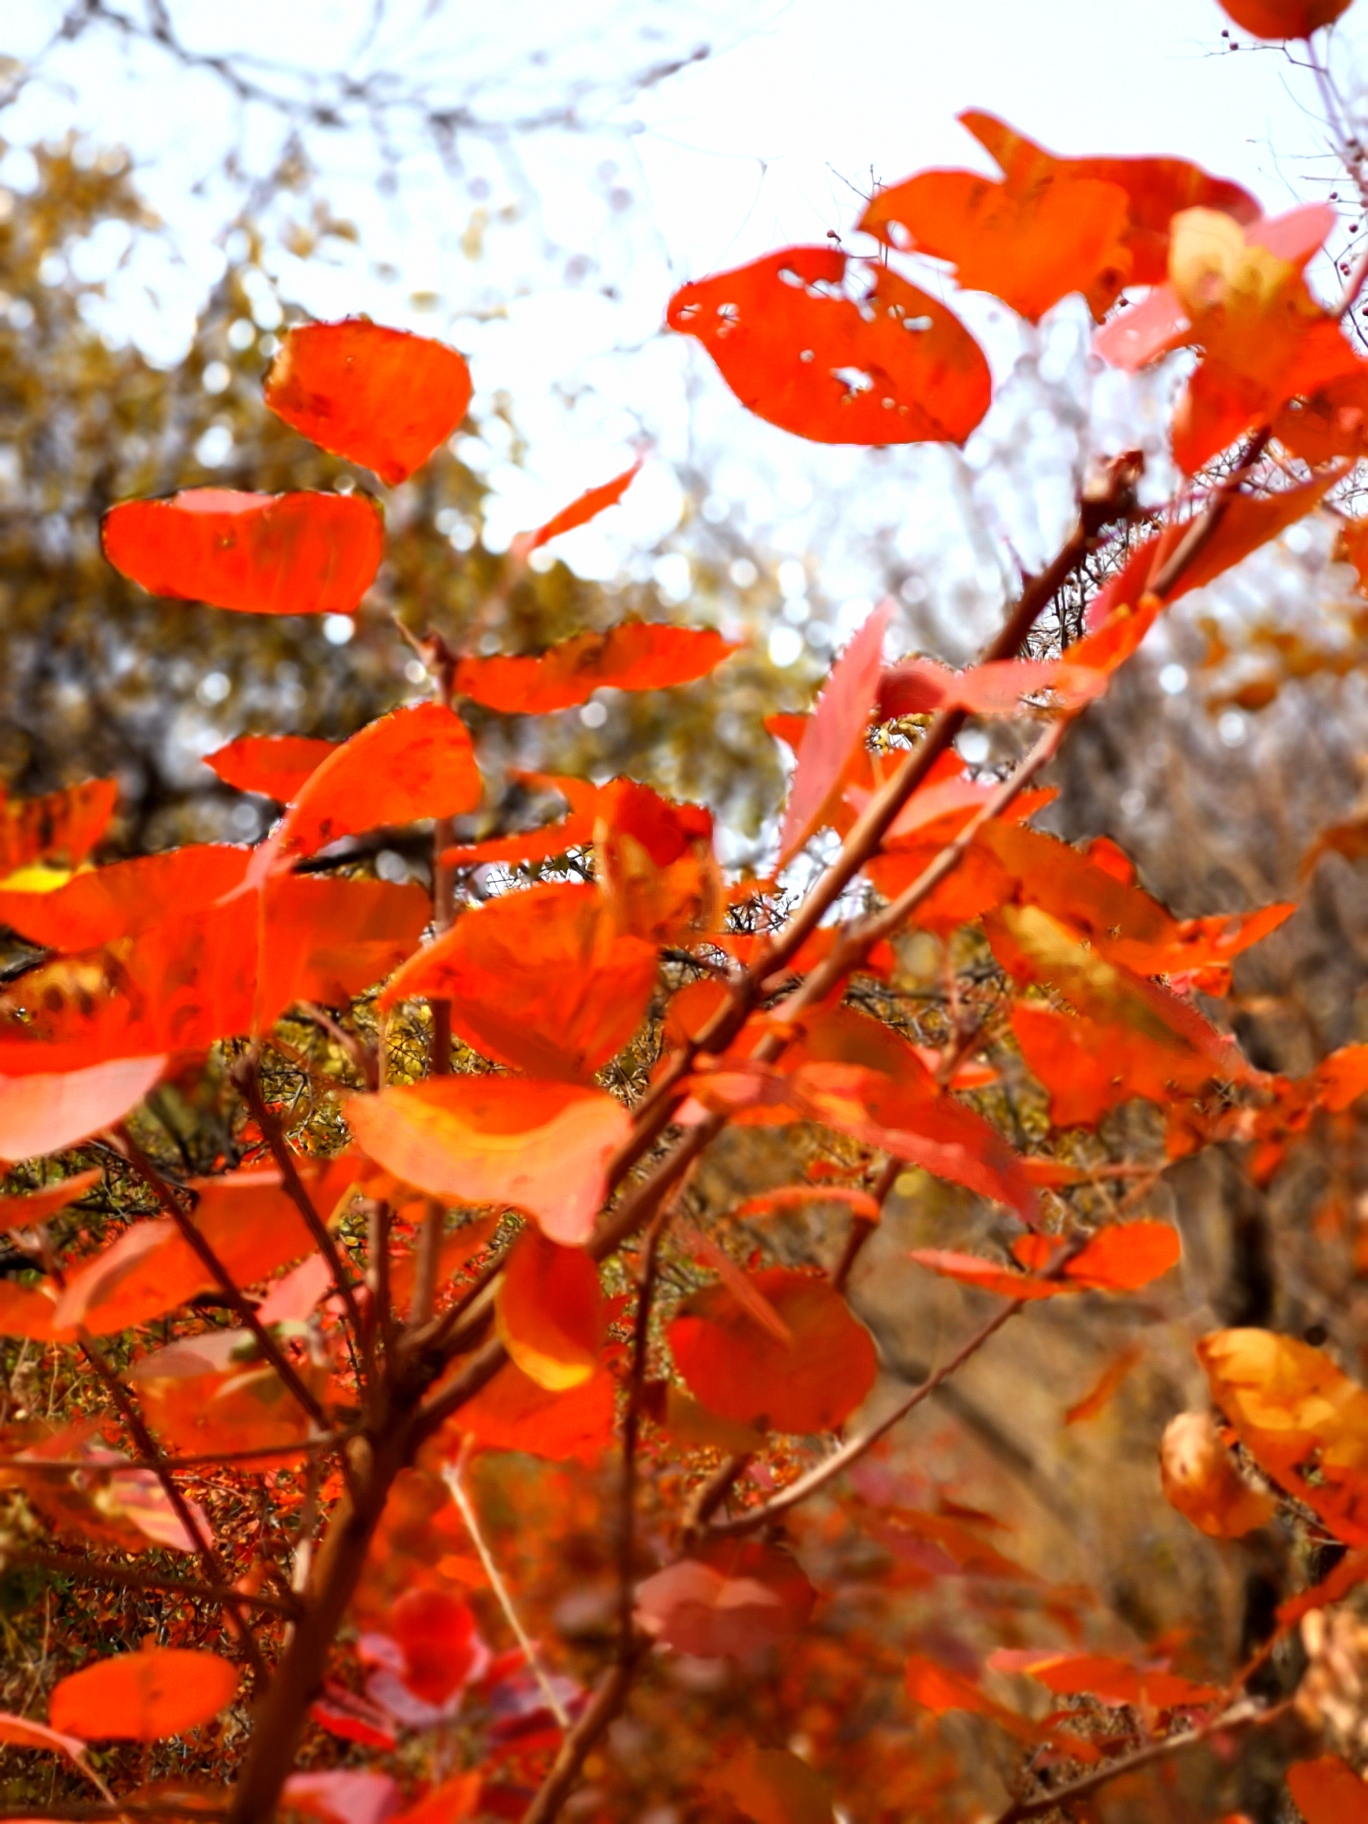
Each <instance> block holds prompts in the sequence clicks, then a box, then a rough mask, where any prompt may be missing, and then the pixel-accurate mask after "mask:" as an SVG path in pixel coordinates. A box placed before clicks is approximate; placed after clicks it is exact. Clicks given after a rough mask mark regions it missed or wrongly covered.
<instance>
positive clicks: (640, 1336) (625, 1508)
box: [618, 1203, 674, 1664]
mask: <svg viewBox="0 0 1368 1824" xmlns="http://www.w3.org/2000/svg"><path fill="white" fill-rule="evenodd" d="M673 1207H674V1206H673V1203H671V1204H670V1205H667V1206H666V1207H665V1208H664V1209H662V1210H661V1212H660V1213H659V1215H658V1216H657V1217H656V1218H655V1220H654V1222H652V1224H651V1226H650V1228H649V1229H647V1231H646V1245H645V1249H644V1257H643V1259H642V1263H641V1289H640V1291H639V1292H638V1294H637V1308H636V1328H635V1330H634V1332H633V1335H632V1366H631V1371H630V1374H629V1376H628V1381H627V1404H626V1408H625V1410H624V1412H623V1415H622V1489H621V1493H620V1495H619V1508H618V1658H619V1660H620V1661H621V1662H623V1663H624V1664H625V1663H626V1662H627V1661H628V1660H629V1659H630V1658H631V1657H632V1653H633V1651H634V1644H635V1636H636V1623H635V1621H634V1620H633V1617H634V1615H635V1613H636V1601H635V1595H634V1584H635V1580H636V1565H635V1562H634V1561H635V1558H636V1505H637V1441H638V1439H639V1437H640V1435H641V1396H642V1390H643V1389H644V1387H645V1385H646V1361H647V1357H648V1356H649V1354H650V1346H651V1338H650V1330H651V1307H652V1305H653V1304H654V1302H655V1289H656V1271H657V1268H658V1265H659V1261H660V1240H661V1236H662V1234H663V1233H664V1229H665V1225H666V1223H667V1222H668V1221H669V1218H670V1211H671V1209H672V1208H673Z"/></svg>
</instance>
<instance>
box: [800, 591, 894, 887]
mask: <svg viewBox="0 0 1368 1824" xmlns="http://www.w3.org/2000/svg"><path fill="white" fill-rule="evenodd" d="M891 613H892V603H891V602H881V603H880V605H879V606H878V607H877V608H876V609H875V610H874V611H873V613H872V614H870V615H869V616H868V617H867V618H866V620H865V622H864V625H863V626H862V627H861V628H860V631H859V632H858V633H857V634H856V635H855V638H854V639H853V640H852V641H851V642H850V644H849V646H847V647H846V649H845V651H844V652H843V653H842V654H841V656H840V658H839V659H837V661H836V663H835V665H834V666H833V668H832V672H831V676H830V677H829V678H828V679H827V682H826V687H825V688H824V690H823V691H822V694H821V696H819V697H818V699H817V709H816V712H815V714H814V715H813V718H812V722H811V725H810V727H809V728H808V730H807V732H806V734H805V735H804V737H803V745H802V750H801V752H800V753H799V755H798V768H797V771H796V772H795V773H794V775H793V782H792V784H791V785H790V787H789V795H788V803H787V804H786V805H785V807H784V822H783V826H782V828H781V829H780V832H779V865H780V866H781V867H782V866H783V865H784V863H785V862H787V861H789V860H791V859H792V857H793V856H794V855H796V854H797V852H798V850H799V849H801V848H802V846H803V844H804V843H805V842H806V841H807V840H808V838H809V837H810V836H812V835H813V834H814V833H815V832H816V831H817V830H818V829H820V828H821V827H822V825H823V824H824V823H825V822H826V821H827V820H828V811H829V807H830V805H831V802H832V801H833V799H839V797H840V795H841V792H842V790H843V788H844V786H845V783H846V769H847V767H848V766H849V764H850V761H851V759H852V757H853V756H854V754H855V753H856V751H857V749H859V748H861V747H863V745H864V738H865V730H866V728H867V727H868V726H869V718H870V715H871V713H872V712H873V709H874V701H875V698H876V697H877V696H878V692H879V680H880V675H881V668H882V658H883V640H884V633H885V632H886V630H887V628H888V619H889V615H890V614H891Z"/></svg>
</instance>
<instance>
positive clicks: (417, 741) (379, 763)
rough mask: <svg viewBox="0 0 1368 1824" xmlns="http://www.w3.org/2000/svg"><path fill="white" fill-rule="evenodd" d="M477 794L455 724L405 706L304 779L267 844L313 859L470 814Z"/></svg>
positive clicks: (448, 715)
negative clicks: (370, 833) (343, 845)
mask: <svg viewBox="0 0 1368 1824" xmlns="http://www.w3.org/2000/svg"><path fill="white" fill-rule="evenodd" d="M481 789H482V788H481V783H480V774H479V769H478V768H477V767H476V765H475V753H474V749H473V748H472V746H471V742H470V735H469V732H468V731H467V729H466V725H465V723H464V722H462V720H461V718H460V717H459V716H458V715H455V714H453V713H452V711H451V710H449V709H446V708H445V707H444V706H443V705H442V704H440V703H416V704H412V705H410V706H409V707H408V708H405V709H395V710H391V712H390V713H389V715H387V716H381V717H380V718H379V720H378V721H375V722H370V723H367V725H366V727H365V728H363V729H362V730H361V732H360V733H359V734H356V735H353V736H352V738H351V740H350V741H344V742H343V743H342V745H341V746H340V747H339V748H337V750H336V751H335V752H334V753H333V754H331V755H330V756H329V758H328V759H326V760H325V761H324V762H323V764H322V765H321V766H319V767H318V768H317V769H316V770H315V771H314V772H312V773H310V775H309V777H308V778H307V779H306V780H305V782H304V784H303V785H302V786H301V787H300V789H299V792H298V793H297V795H296V796H295V798H294V800H293V802H292V803H291V805H290V808H289V809H288V810H287V811H286V813H285V815H284V817H283V818H282V820H281V823H280V827H279V828H278V829H277V831H276V832H275V835H274V836H273V837H272V839H271V843H272V845H273V847H274V849H275V850H276V851H277V852H280V851H284V852H285V853H287V854H290V855H298V856H304V855H314V854H316V853H317V852H318V850H319V849H323V848H326V847H327V846H328V844H329V843H331V842H337V841H338V840H339V839H340V838H341V837H343V836H356V835H359V834H360V833H361V832H362V831H364V830H378V829H382V828H385V827H387V826H388V825H391V824H405V823H416V822H417V821H418V820H419V819H420V818H426V817H454V816H458V815H459V814H460V813H461V812H462V811H472V810H474V809H475V807H476V806H477V805H478V804H479V802H480V793H481ZM258 853H260V851H258Z"/></svg>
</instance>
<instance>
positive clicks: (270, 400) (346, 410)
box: [265, 317, 470, 487]
mask: <svg viewBox="0 0 1368 1824" xmlns="http://www.w3.org/2000/svg"><path fill="white" fill-rule="evenodd" d="M265 399H266V404H267V405H268V406H269V407H270V409H271V410H272V411H273V412H274V413H275V414H276V416H277V417H278V418H283V419H284V420H285V422H286V424H289V425H293V426H294V428H295V430H297V431H301V432H302V433H303V434H304V436H306V437H307V438H308V439H309V440H310V441H311V442H312V443H316V444H318V445H319V447H320V448H322V449H325V450H331V451H332V452H333V454H334V455H335V456H345V457H346V459H347V460H348V462H356V463H360V464H362V466H363V467H365V468H368V469H373V470H374V472H375V473H376V474H377V475H378V476H379V477H380V479H381V481H383V482H386V483H387V484H388V485H389V486H390V487H394V486H395V485H396V484H397V483H398V482H401V481H405V480H407V478H408V477H409V476H410V475H411V474H412V473H413V471H414V470H415V469H417V468H421V466H422V465H423V463H425V462H426V461H427V459H428V457H429V456H431V454H432V452H433V451H434V450H435V449H436V448H437V446H438V444H439V443H443V442H445V440H446V439H447V438H448V437H449V436H450V435H451V433H452V432H453V431H454V430H456V429H457V428H458V427H459V426H460V423H461V420H462V419H463V418H464V417H465V415H466V407H467V406H468V405H469V404H470V369H469V368H468V367H467V366H466V364H465V361H464V360H463V359H462V357H461V356H460V355H458V354H457V353H456V350H455V349H454V348H448V347H447V346H446V344H445V343H443V342H434V341H432V340H430V339H429V338H428V337H427V336H414V335H410V334H409V333H408V331H406V330H402V329H386V328H384V327H383V326H382V325H381V324H379V323H371V322H370V321H368V320H367V319H366V318H365V317H347V318H345V319H344V320H343V321H342V322H340V323H304V324H301V325H300V326H299V327H297V328H295V329H291V330H290V331H289V332H288V333H287V334H286V336H285V339H284V341H283V342H282V343H281V346H280V352H279V353H278V354H277V355H276V358H275V360H274V361H273V362H272V363H271V370H270V372H269V373H268V374H267V376H266V387H265Z"/></svg>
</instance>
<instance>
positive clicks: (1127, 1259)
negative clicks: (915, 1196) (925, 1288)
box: [909, 1222, 1182, 1299]
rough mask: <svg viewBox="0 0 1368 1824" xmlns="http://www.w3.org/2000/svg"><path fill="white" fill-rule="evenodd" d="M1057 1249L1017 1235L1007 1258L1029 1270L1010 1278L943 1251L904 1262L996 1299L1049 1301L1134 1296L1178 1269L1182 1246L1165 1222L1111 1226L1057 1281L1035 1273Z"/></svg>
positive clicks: (916, 1254)
mask: <svg viewBox="0 0 1368 1824" xmlns="http://www.w3.org/2000/svg"><path fill="white" fill-rule="evenodd" d="M1057 1246H1058V1243H1057V1242H1056V1241H1055V1240H1053V1239H1052V1238H1051V1237H1050V1236H1048V1235H1020V1236H1018V1237H1017V1239H1016V1241H1015V1242H1013V1244H1012V1253H1013V1254H1014V1255H1015V1257H1016V1258H1017V1260H1019V1261H1020V1262H1021V1263H1022V1265H1023V1266H1025V1267H1026V1268H1028V1269H1029V1270H1028V1271H1027V1272H1025V1273H1013V1272H1012V1271H1011V1270H1010V1269H1008V1268H1006V1267H999V1266H997V1265H995V1264H994V1262H992V1261H990V1260H983V1259H981V1258H980V1257H979V1256H978V1255H977V1254H957V1253H954V1252H953V1251H951V1250H948V1249H944V1248H914V1249H913V1250H912V1252H911V1254H910V1256H909V1258H910V1259H912V1260H915V1261H918V1262H919V1263H920V1264H921V1265H922V1266H924V1267H929V1268H930V1269H931V1271H932V1272H933V1273H939V1274H940V1275H941V1276H942V1277H943V1278H946V1279H957V1280H959V1281H960V1282H961V1284H963V1285H968V1286H977V1287H978V1288H979V1289H980V1290H981V1291H984V1292H996V1293H997V1294H998V1295H999V1296H1000V1297H1002V1298H1013V1299H1036V1298H1054V1297H1056V1296H1057V1295H1058V1294H1060V1293H1063V1292H1136V1291H1139V1290H1140V1288H1141V1287H1142V1286H1147V1285H1150V1284H1151V1283H1152V1282H1153V1281H1154V1280H1156V1279H1158V1278H1159V1277H1160V1275H1161V1274H1164V1273H1167V1272H1169V1270H1170V1269H1171V1268H1173V1267H1175V1266H1176V1265H1177V1264H1178V1261H1179V1258H1180V1257H1181V1253H1182V1244H1181V1242H1180V1240H1179V1237H1178V1231H1177V1230H1176V1229H1175V1228H1173V1227H1172V1225H1171V1224H1169V1223H1166V1222H1127V1223H1116V1224H1114V1225H1113V1226H1112V1227H1111V1228H1108V1229H1102V1230H1100V1231H1099V1232H1098V1233H1097V1234H1096V1235H1094V1236H1093V1238H1092V1240H1091V1241H1090V1242H1088V1244H1087V1245H1086V1247H1084V1248H1083V1249H1082V1250H1081V1252H1080V1253H1078V1254H1075V1255H1074V1257H1073V1259H1072V1260H1070V1261H1069V1262H1068V1263H1067V1264H1066V1265H1065V1266H1064V1267H1063V1269H1062V1270H1061V1272H1060V1275H1059V1277H1058V1278H1057V1279H1040V1278H1036V1277H1035V1273H1036V1272H1037V1271H1038V1270H1039V1269H1040V1268H1041V1267H1044V1266H1046V1265H1047V1264H1048V1262H1049V1260H1050V1258H1051V1257H1052V1255H1053V1254H1054V1253H1055V1252H1056V1249H1057Z"/></svg>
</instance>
